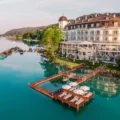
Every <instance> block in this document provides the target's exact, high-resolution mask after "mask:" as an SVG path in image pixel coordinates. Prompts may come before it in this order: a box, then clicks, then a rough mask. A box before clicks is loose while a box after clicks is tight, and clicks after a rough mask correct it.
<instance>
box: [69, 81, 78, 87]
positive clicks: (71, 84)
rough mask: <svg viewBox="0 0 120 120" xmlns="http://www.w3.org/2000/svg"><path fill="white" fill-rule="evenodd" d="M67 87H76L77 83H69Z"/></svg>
mask: <svg viewBox="0 0 120 120" xmlns="http://www.w3.org/2000/svg"><path fill="white" fill-rule="evenodd" d="M69 85H70V86H73V87H74V86H77V85H78V83H77V82H71V83H69Z"/></svg>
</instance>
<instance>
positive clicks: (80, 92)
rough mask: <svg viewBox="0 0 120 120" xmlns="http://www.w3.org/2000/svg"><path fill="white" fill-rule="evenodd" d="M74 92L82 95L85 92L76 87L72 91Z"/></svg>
mask: <svg viewBox="0 0 120 120" xmlns="http://www.w3.org/2000/svg"><path fill="white" fill-rule="evenodd" d="M73 92H74V93H75V94H79V95H84V94H85V92H84V91H83V90H80V89H77V90H74V91H73Z"/></svg>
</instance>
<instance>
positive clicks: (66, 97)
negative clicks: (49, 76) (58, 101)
mask: <svg viewBox="0 0 120 120" xmlns="http://www.w3.org/2000/svg"><path fill="white" fill-rule="evenodd" d="M71 96H72V94H68V95H66V96H65V97H64V98H63V99H65V100H67V99H68V98H70V97H71Z"/></svg>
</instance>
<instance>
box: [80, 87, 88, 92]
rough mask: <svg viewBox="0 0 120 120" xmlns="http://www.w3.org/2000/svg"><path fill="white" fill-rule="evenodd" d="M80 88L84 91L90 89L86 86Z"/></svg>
mask: <svg viewBox="0 0 120 120" xmlns="http://www.w3.org/2000/svg"><path fill="white" fill-rule="evenodd" d="M80 89H82V90H84V91H88V90H90V88H89V87H88V86H81V87H80Z"/></svg>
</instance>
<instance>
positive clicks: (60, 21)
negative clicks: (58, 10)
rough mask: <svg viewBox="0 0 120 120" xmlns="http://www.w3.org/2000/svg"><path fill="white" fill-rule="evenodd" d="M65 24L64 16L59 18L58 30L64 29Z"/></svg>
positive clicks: (66, 21)
mask: <svg viewBox="0 0 120 120" xmlns="http://www.w3.org/2000/svg"><path fill="white" fill-rule="evenodd" d="M67 24H68V20H67V18H66V17H65V16H61V17H60V18H59V28H61V29H64V28H65V26H66V25H67Z"/></svg>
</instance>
